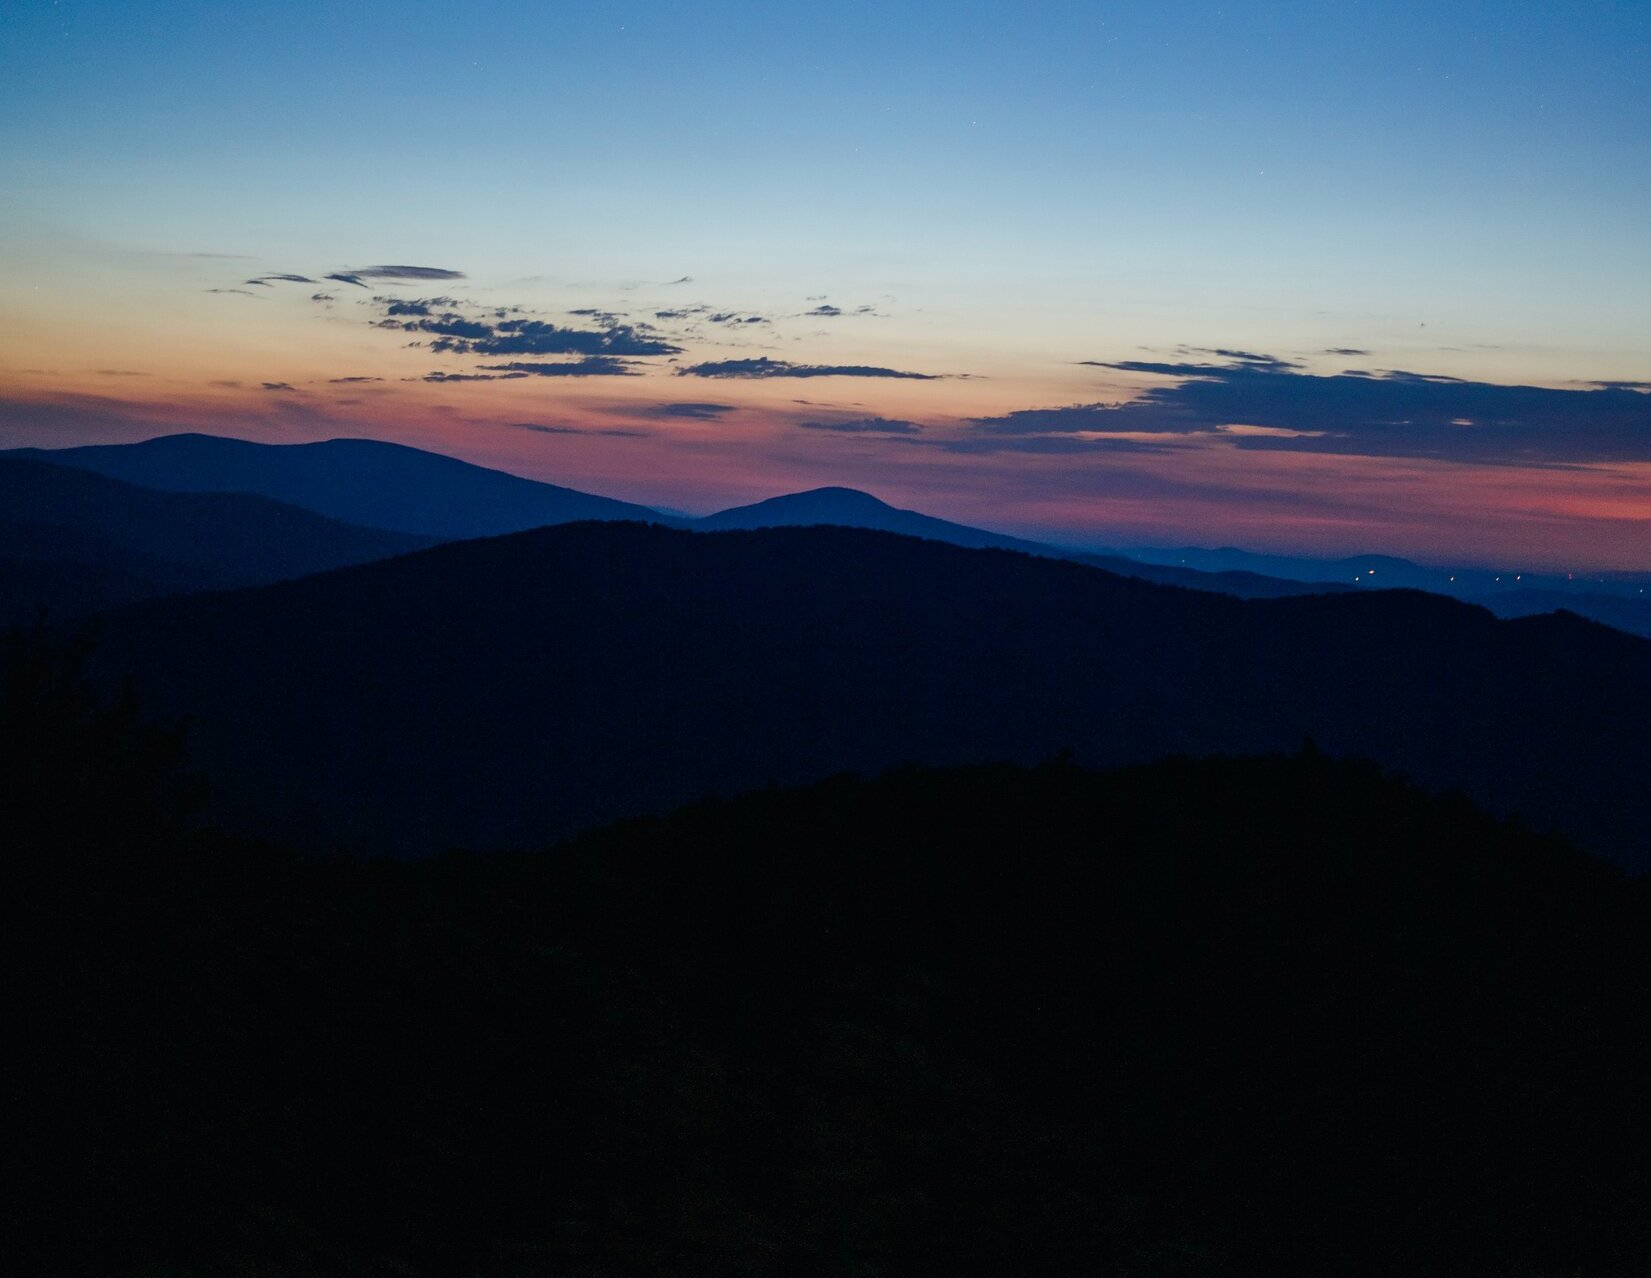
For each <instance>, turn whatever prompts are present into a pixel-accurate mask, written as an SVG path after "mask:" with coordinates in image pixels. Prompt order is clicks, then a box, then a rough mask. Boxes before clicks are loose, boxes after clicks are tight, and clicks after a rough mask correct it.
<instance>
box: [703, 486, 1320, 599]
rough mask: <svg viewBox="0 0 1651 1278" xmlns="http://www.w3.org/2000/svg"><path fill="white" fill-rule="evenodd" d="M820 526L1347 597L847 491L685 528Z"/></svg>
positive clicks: (1245, 593)
mask: <svg viewBox="0 0 1651 1278" xmlns="http://www.w3.org/2000/svg"><path fill="white" fill-rule="evenodd" d="M828 525H829V526H835V527H841V528H870V529H875V530H877V531H880V532H892V533H901V534H903V535H905V536H907V537H925V538H927V539H929V540H930V541H944V542H948V543H950V544H951V545H954V546H967V547H969V548H971V549H981V548H985V547H995V548H997V549H999V550H1020V551H1025V552H1026V553H1028V554H1033V555H1048V556H1050V557H1052V558H1055V559H1071V560H1075V561H1076V562H1078V563H1085V564H1090V565H1092V566H1093V567H1096V568H1105V569H1107V570H1108V571H1109V572H1116V573H1120V574H1122V575H1123V576H1126V577H1139V578H1141V579H1142V580H1143V581H1158V582H1163V583H1165V584H1167V585H1173V586H1186V587H1188V588H1189V589H1192V590H1214V591H1218V592H1220V593H1221V594H1229V595H1237V596H1238V597H1239V598H1241V599H1269V598H1275V597H1278V596H1282V595H1300V594H1313V593H1332V592H1336V591H1341V590H1346V589H1350V587H1347V586H1345V585H1341V584H1334V585H1332V584H1328V583H1306V584H1303V583H1301V582H1296V581H1285V580H1282V579H1278V578H1271V577H1264V576H1261V575H1259V574H1257V573H1252V572H1241V571H1225V572H1217V573H1208V572H1199V571H1197V570H1194V569H1190V568H1178V567H1166V566H1163V565H1159V564H1147V563H1142V562H1140V561H1138V560H1133V559H1128V558H1125V557H1123V556H1121V555H1099V554H1094V553H1091V552H1088V551H1076V550H1067V549H1064V548H1062V547H1059V546H1050V545H1045V544H1043V543H1041V542H1035V541H1025V540H1023V539H1021V538H1019V537H1010V536H1006V535H1004V534H1002V533H994V532H988V531H986V530H985V529H982V528H972V527H970V526H969V525H967V524H954V523H952V522H951V521H950V520H948V519H936V518H934V517H933V516H930V515H924V514H921V513H919V512H918V511H915V510H901V509H899V508H897V507H894V506H890V505H889V504H888V503H887V502H884V501H881V500H879V499H878V498H876V497H873V496H872V495H871V494H870V493H866V492H861V491H859V490H858V489H854V488H815V489H811V490H810V491H808V492H801V493H789V494H787V495H785V496H783V497H771V498H769V499H768V500H767V501H759V502H756V503H754V504H753V505H750V506H735V507H733V508H732V509H729V510H724V511H719V512H718V513H717V514H714V515H708V516H706V517H705V518H703V519H700V520H697V521H696V522H695V523H694V524H693V525H692V526H693V527H694V528H695V529H698V530H703V531H708V532H718V531H728V530H732V529H754V528H800V527H815V526H828Z"/></svg>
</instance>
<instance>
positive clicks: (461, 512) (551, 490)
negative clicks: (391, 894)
mask: <svg viewBox="0 0 1651 1278" xmlns="http://www.w3.org/2000/svg"><path fill="white" fill-rule="evenodd" d="M10 456H14V457H19V456H22V457H32V458H36V459H39V460H43V461H50V462H53V463H56V464H58V465H62V466H75V467H80V468H82V469H85V470H91V471H96V472H98V473H99V474H103V475H109V476H112V477H114V478H116V479H124V480H126V481H127V482H129V483H134V484H142V485H144V486H146V487H149V488H160V489H165V490H167V491H170V492H234V493H257V494H259V495H261V496H264V497H273V498H275V499H276V500H278V501H284V502H290V503H291V504H293V505H295V506H302V507H304V508H305V509H306V510H313V511H316V512H318V513H320V514H323V515H327V516H329V517H331V518H333V519H342V520H347V521H348V522H350V523H355V524H364V525H366V526H367V527H369V528H384V529H389V530H391V531H394V532H403V533H412V534H415V535H418V536H425V537H441V538H460V537H486V536H491V535H493V534H496V533H506V532H517V531H519V530H521V529H524V528H538V527H542V526H543V525H546V524H561V523H567V522H568V521H569V520H575V519H643V520H652V519H660V518H662V517H661V516H659V515H657V514H655V513H654V512H653V511H651V510H649V509H648V508H647V507H645V506H635V505H632V504H631V503H629V502H623V501H615V500H613V499H612V498H610V497H595V496H592V495H591V494H589V493H581V492H576V491H574V490H573V489H571V488H559V487H557V486H556V485H555V484H542V483H539V482H537V481H536V480H532V479H523V478H522V477H521V476H519V475H509V474H506V473H505V472H503V471H498V470H488V469H486V468H485V467H482V466H472V465H471V464H470V463H469V462H462V461H459V460H458V459H457V458H454V457H445V456H443V455H442V454H440V453H429V452H424V451H423V450H421V449H417V448H408V447H406V446H405V445H402V444H388V443H384V442H381V441H379V440H371V439H329V440H324V441H322V442H320V443H314V444H256V443H253V442H251V441H250V440H244V439H225V438H220V437H218V436H215V435H166V436H162V437H161V438H158V439H150V440H145V441H144V442H142V443H139V444H97V445H91V446H88V447H84V448H59V449H51V450H45V449H18V450H16V451H15V452H13V453H11V454H10Z"/></svg>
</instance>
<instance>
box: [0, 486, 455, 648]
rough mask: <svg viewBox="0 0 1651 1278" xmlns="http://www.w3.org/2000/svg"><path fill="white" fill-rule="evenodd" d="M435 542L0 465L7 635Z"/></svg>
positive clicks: (1, 599)
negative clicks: (37, 620) (13, 629)
mask: <svg viewBox="0 0 1651 1278" xmlns="http://www.w3.org/2000/svg"><path fill="white" fill-rule="evenodd" d="M429 544H430V542H429V539H427V538H419V537H409V536H404V535H402V534H399V533H390V532H384V531H381V530H379V529H376V528H358V527H355V526H353V525H350V524H345V523H340V522H338V521H337V520H332V519H326V518H323V517H322V516H320V515H316V514H312V513H311V512H310V511H307V510H300V509H298V508H297V507H294V506H287V505H283V504H281V503H279V502H274V501H270V500H268V499H267V498H263V497H252V496H246V495H242V494H237V493H165V492H157V491H155V490H153V489H149V488H140V487H137V486H135V485H132V484H127V483H122V482H120V481H119V480H114V479H108V478H105V477H104V476H102V475H97V474H93V473H91V472H89V471H83V470H78V469H74V468H72V467H67V466H55V465H48V464H46V463H44V462H38V461H29V460H24V459H21V458H17V457H3V456H0V625H5V624H9V623H12V622H18V621H27V620H29V619H30V618H32V617H33V616H34V615H36V613H37V612H38V611H39V610H40V609H45V610H46V611H47V613H48V614H49V615H51V616H53V617H69V616H75V615H78V614H80V613H85V612H93V611H96V610H99V609H102V608H107V607H113V606H115V605H117V604H122V603H130V602H132V601H134V600H138V599H147V598H151V597H153V596H156V595H167V594H176V593H180V592H186V591H196V590H222V589H228V588H231V587H237V586H254V585H263V584H265V583H267V582H271V581H279V580H281V579H283V578H287V577H301V576H304V575H307V574H309V573H313V572H320V571H322V570H324V569H328V568H340V567H344V566H346V565H349V564H358V563H365V562H367V561H369V560H373V559H386V558H388V557H390V556H391V555H399V554H405V553H406V552H408V551H411V550H419V549H422V548H423V547H425V546H427V545H429Z"/></svg>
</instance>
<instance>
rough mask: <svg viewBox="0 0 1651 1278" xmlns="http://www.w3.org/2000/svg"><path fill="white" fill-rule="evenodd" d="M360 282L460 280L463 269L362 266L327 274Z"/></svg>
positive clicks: (332, 277)
mask: <svg viewBox="0 0 1651 1278" xmlns="http://www.w3.org/2000/svg"><path fill="white" fill-rule="evenodd" d="M346 276H347V277H349V278H350V279H353V280H355V281H356V282H358V283H359V282H360V281H361V280H402V281H406V282H409V283H412V282H418V281H423V280H462V279H464V278H465V274H464V272H463V271H450V270H447V269H446V268H445V267H441V266H362V267H356V268H354V269H352V270H349V271H346V272H342V273H340V274H339V275H329V276H328V277H327V278H328V279H330V280H336V279H342V278H345V277H346Z"/></svg>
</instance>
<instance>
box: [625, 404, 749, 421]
mask: <svg viewBox="0 0 1651 1278" xmlns="http://www.w3.org/2000/svg"><path fill="white" fill-rule="evenodd" d="M643 411H644V412H645V413H646V414H647V415H648V416H649V417H684V418H687V419H689V420H690V421H696V422H709V421H715V420H717V419H718V418H719V417H721V416H722V415H723V414H724V413H731V412H733V411H734V405H732V404H704V403H679V404H654V405H653V406H652V407H650V408H647V409H644V410H643Z"/></svg>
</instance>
